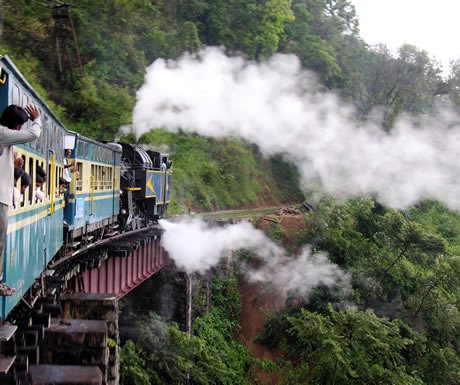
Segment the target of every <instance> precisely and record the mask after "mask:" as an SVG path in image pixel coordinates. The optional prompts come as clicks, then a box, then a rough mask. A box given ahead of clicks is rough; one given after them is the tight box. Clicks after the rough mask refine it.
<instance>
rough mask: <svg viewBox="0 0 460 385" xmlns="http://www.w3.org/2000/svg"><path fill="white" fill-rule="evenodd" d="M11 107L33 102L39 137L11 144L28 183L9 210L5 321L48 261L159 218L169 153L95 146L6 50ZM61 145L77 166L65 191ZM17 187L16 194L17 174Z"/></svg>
mask: <svg viewBox="0 0 460 385" xmlns="http://www.w3.org/2000/svg"><path fill="white" fill-rule="evenodd" d="M10 104H16V105H19V106H26V105H28V104H34V105H35V106H37V107H38V108H39V110H40V113H41V117H42V123H43V124H42V134H41V136H40V138H39V139H37V140H36V141H34V142H31V143H27V144H23V145H18V146H15V149H14V151H15V153H16V156H17V157H22V159H23V164H24V166H23V168H24V171H25V172H26V173H27V174H29V176H30V177H31V179H32V183H31V185H30V186H29V187H28V188H27V189H25V190H24V193H23V195H22V197H21V199H20V202H18V203H17V204H16V205H15V207H14V208H10V212H9V224H8V233H7V238H6V244H5V251H4V252H5V266H4V281H5V283H6V284H7V285H8V286H11V287H14V288H15V289H16V291H15V293H14V294H13V295H12V296H11V297H3V298H1V300H0V301H1V306H2V307H1V316H2V317H3V318H6V316H7V315H8V314H9V313H10V312H11V310H12V309H13V308H14V307H15V305H16V304H18V302H19V301H21V298H22V297H23V296H24V294H25V293H26V292H27V291H28V290H29V288H31V286H32V285H33V283H34V282H35V281H36V280H37V279H38V278H39V277H40V276H41V275H42V274H43V272H44V271H46V269H47V265H48V264H49V263H50V261H52V260H53V259H54V258H56V257H58V256H63V255H68V254H69V252H71V251H72V250H76V249H77V250H78V248H81V247H85V246H87V245H88V244H91V243H94V242H96V241H98V240H101V239H103V238H107V237H111V236H114V235H115V234H118V233H120V232H126V231H130V230H136V229H139V228H142V227H147V226H149V225H151V224H153V223H155V222H156V221H157V220H158V219H159V218H161V217H163V216H164V215H165V212H166V209H167V207H168V204H169V202H170V201H171V182H172V172H171V161H170V158H169V155H168V154H161V153H159V152H154V151H150V150H149V151H147V150H144V149H143V148H141V147H139V146H137V145H133V144H127V143H101V142H97V141H95V140H92V139H89V138H86V137H84V136H81V135H79V134H77V133H75V132H72V131H69V130H67V129H66V128H65V126H64V125H63V124H62V123H61V122H60V121H59V119H58V118H57V117H56V115H54V113H53V112H52V111H51V109H50V108H49V107H48V105H47V104H46V103H45V102H44V101H43V99H42V98H40V96H39V95H38V94H37V92H36V91H35V90H34V89H33V87H32V86H31V85H30V84H29V83H28V82H27V80H26V79H25V78H24V76H22V74H21V73H20V72H19V70H18V69H17V68H16V67H15V65H14V63H13V62H12V61H11V60H10V59H9V58H8V56H6V55H5V56H2V57H0V110H1V111H3V109H4V108H6V107H7V106H8V105H10ZM26 124H30V122H28V123H26ZM65 150H71V152H70V154H69V155H70V156H68V158H67V162H71V163H74V164H75V165H74V172H73V173H72V178H71V182H70V183H69V184H68V186H67V187H68V188H67V191H63V190H64V189H62V186H61V185H60V184H61V181H62V177H63V176H64V166H65V162H66V160H65V157H64V151H65ZM39 169H42V170H45V172H46V174H47V175H46V182H45V183H43V184H41V183H40V184H39V183H37V178H36V175H37V170H39ZM60 178H61V181H60ZM2 183H5V182H2ZM15 187H16V188H17V189H18V190H19V191H21V180H20V179H19V180H18V181H17V182H16V186H15Z"/></svg>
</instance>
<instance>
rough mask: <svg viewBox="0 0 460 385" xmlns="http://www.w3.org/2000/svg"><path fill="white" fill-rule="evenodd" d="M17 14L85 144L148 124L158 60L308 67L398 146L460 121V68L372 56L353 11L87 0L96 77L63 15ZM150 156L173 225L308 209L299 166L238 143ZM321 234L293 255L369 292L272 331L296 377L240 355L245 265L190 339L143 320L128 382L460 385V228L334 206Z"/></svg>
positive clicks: (18, 43)
mask: <svg viewBox="0 0 460 385" xmlns="http://www.w3.org/2000/svg"><path fill="white" fill-rule="evenodd" d="M2 3H3V4H2V7H3V9H2V14H3V26H2V35H1V40H0V48H1V51H2V54H3V53H7V54H8V55H9V56H10V57H11V58H12V59H13V61H14V62H15V64H16V65H17V66H18V68H19V69H20V70H21V71H22V72H23V74H24V75H25V77H26V78H27V79H28V80H29V82H31V84H32V85H33V86H34V87H35V88H36V89H37V91H38V92H39V93H40V94H41V95H42V96H43V97H44V98H45V99H46V101H47V102H48V103H49V105H50V106H51V108H52V109H53V110H54V112H55V113H56V114H57V115H58V116H59V117H60V119H62V121H63V122H64V123H65V124H66V126H67V127H68V128H69V129H72V130H75V131H77V132H79V133H81V134H83V135H87V136H89V137H92V138H95V139H101V140H102V139H104V140H113V139H114V138H116V137H118V130H119V128H120V126H122V125H126V124H129V123H130V122H131V114H132V109H133V106H134V103H135V94H136V91H137V89H138V88H139V87H140V86H141V85H142V83H143V79H144V75H145V69H146V67H147V66H148V65H150V64H151V63H152V62H153V61H155V59H157V58H177V57H179V56H180V55H182V54H183V53H184V52H190V53H194V52H198V51H199V50H200V49H201V48H203V47H205V46H222V47H224V48H225V50H226V51H227V52H228V53H229V54H235V53H237V54H243V55H245V56H246V57H248V58H249V59H252V60H255V61H264V60H266V59H268V58H270V57H271V56H272V55H273V54H275V53H292V54H295V55H297V56H298V57H299V59H300V61H301V63H302V66H303V67H304V68H306V69H310V70H313V71H314V72H315V73H316V74H317V76H318V77H319V79H320V81H321V84H322V86H323V87H324V89H329V90H334V91H336V92H338V93H339V94H340V95H341V96H342V97H343V98H344V99H345V100H347V101H348V102H350V103H352V104H353V105H354V106H355V108H356V115H357V116H356V119H365V118H366V117H367V116H368V115H369V114H370V113H372V111H373V110H374V108H376V107H377V106H379V107H380V108H381V111H382V117H381V121H382V127H383V129H384V130H387V131H391V130H392V127H393V124H394V122H395V119H396V118H397V117H398V116H400V115H401V114H404V113H410V114H415V115H424V114H428V113H429V112H430V111H432V110H433V109H434V108H435V106H436V103H437V102H438V101H443V102H448V103H452V105H453V106H454V107H455V108H458V107H460V61H458V62H453V63H452V65H451V68H449V69H443V68H441V65H440V64H439V63H438V62H437V61H436V59H435V58H433V57H432V56H431V55H430V54H429V53H428V52H426V51H423V50H421V49H419V48H417V47H415V46H412V45H403V46H401V47H400V48H399V50H398V52H397V53H392V52H391V51H390V50H389V49H388V48H386V47H385V46H384V45H381V46H369V45H368V44H367V43H366V42H365V41H364V40H363V39H362V38H361V37H360V34H359V20H358V17H357V14H356V11H355V9H354V7H353V5H352V3H351V1H349V0H246V1H242V0H213V1H210V0H188V1H184V0H168V1H163V0H100V1H90V0H78V1H76V0H75V1H69V3H70V4H71V5H72V6H71V12H72V20H73V24H74V27H75V31H76V39H77V41H78V48H79V55H80V58H81V64H82V69H81V71H80V70H79V69H78V68H75V71H74V72H67V73H65V74H64V75H63V74H60V73H59V71H58V69H57V57H56V46H55V40H54V36H55V35H54V34H55V22H54V20H53V17H52V13H53V10H52V6H53V4H54V2H53V1H51V0H37V1H34V0H3V2H2ZM446 73H447V75H446ZM124 140H134V138H133V137H125V138H124ZM139 142H140V143H142V144H145V145H152V146H163V148H167V149H168V151H169V152H170V153H171V154H172V159H173V167H174V200H175V201H174V203H173V204H172V205H171V207H170V210H169V211H170V213H171V214H176V213H183V212H187V210H191V209H193V210H194V211H211V210H216V209H224V208H244V207H265V206H271V205H280V204H295V203H300V202H301V201H303V199H304V193H303V192H302V191H301V190H300V188H299V186H298V182H299V181H298V179H299V176H298V173H297V171H296V169H295V167H294V166H292V165H290V164H288V163H286V162H285V161H284V160H283V159H281V158H276V157H274V158H271V159H266V158H264V157H263V156H262V154H261V153H260V152H259V150H258V148H257V147H256V146H253V145H249V144H247V143H244V142H241V141H239V140H237V139H227V140H222V141H217V140H213V139H209V138H203V137H200V136H197V135H185V134H172V133H169V132H166V131H164V130H161V129H160V128H158V129H155V130H153V131H151V132H150V133H148V134H146V135H144V136H143V137H141V138H140V139H139ZM235 159H237V160H238V161H237V162H235V161H234V160H235ZM305 221H306V224H307V226H306V230H303V231H302V232H301V233H299V234H296V237H295V238H296V242H297V244H296V245H294V246H293V245H291V247H293V248H294V249H295V248H296V247H300V246H301V245H303V244H307V243H308V244H311V245H312V247H313V248H314V249H315V250H321V251H326V252H327V253H328V255H329V257H330V259H331V261H332V262H334V263H336V264H338V265H339V266H341V267H342V268H343V269H344V270H346V271H347V272H349V273H350V274H351V276H352V290H351V292H347V293H338V292H333V291H330V290H327V289H325V288H318V289H315V290H314V292H313V293H312V294H311V296H310V297H309V298H308V300H299V299H297V298H295V293H293V294H292V298H290V299H289V301H288V304H287V306H286V308H285V310H284V311H282V312H280V313H276V314H271V315H270V316H269V317H268V321H267V323H266V326H265V328H264V331H263V332H262V333H261V335H260V336H258V338H257V340H258V341H259V343H261V344H264V345H266V346H267V347H270V348H274V349H279V351H281V352H282V355H281V358H280V359H279V360H278V361H276V362H275V361H268V360H266V361H264V360H258V359H255V358H254V357H252V356H251V355H250V353H249V351H248V350H247V349H246V347H245V346H244V344H243V343H241V342H240V341H238V340H237V339H236V338H235V336H237V335H238V330H239V310H240V309H239V307H240V301H241V298H240V293H239V290H238V282H239V279H240V277H241V271H240V270H239V267H238V265H237V266H236V267H235V270H234V273H233V274H232V276H231V277H230V278H229V279H227V280H222V279H219V278H216V279H215V280H214V281H213V284H212V305H213V306H212V309H211V311H210V312H209V313H208V314H203V315H201V316H199V317H197V318H196V319H195V323H194V335H193V336H191V337H190V338H189V336H188V335H187V334H186V333H183V332H182V331H181V330H180V329H179V327H178V326H177V325H176V324H173V323H168V324H165V323H164V322H163V320H161V319H159V317H158V316H157V315H155V314H153V313H152V314H149V313H146V314H144V315H142V316H141V317H140V318H139V320H138V324H137V327H138V328H139V329H140V330H142V331H143V332H142V333H143V335H144V338H142V339H141V340H139V341H134V342H128V343H127V344H126V345H124V347H123V348H122V353H121V383H122V384H123V385H147V384H184V383H188V384H196V385H218V384H223V385H224V384H225V385H232V384H235V385H237V384H238V385H240V384H258V383H261V382H260V379H259V378H258V376H257V375H256V373H257V371H259V370H261V368H262V369H263V370H264V371H266V372H268V373H273V375H274V376H276V378H278V382H277V383H279V384H286V385H295V384H311V385H319V384H322V385H352V384H353V385H354V384H356V385H358V384H394V385H457V384H460V216H459V215H458V214H457V213H453V212H450V211H449V210H447V209H446V208H445V207H444V206H443V205H441V204H440V203H438V202H431V201H428V202H420V203H419V204H417V205H416V206H414V207H411V208H409V209H407V210H404V211H402V210H394V209H389V208H386V207H383V206H382V205H380V204H379V203H378V202H376V201H375V200H374V199H372V198H362V199H353V200H350V201H346V202H342V201H336V200H334V199H333V198H331V197H326V198H324V199H323V200H321V202H320V203H319V204H318V207H317V210H316V211H314V212H311V213H307V214H305ZM276 234H279V232H277V231H276V229H274V231H272V235H276ZM274 237H275V238H278V239H277V240H278V241H280V242H281V241H282V240H280V239H279V237H276V236H274ZM158 346H160V348H157V347H158Z"/></svg>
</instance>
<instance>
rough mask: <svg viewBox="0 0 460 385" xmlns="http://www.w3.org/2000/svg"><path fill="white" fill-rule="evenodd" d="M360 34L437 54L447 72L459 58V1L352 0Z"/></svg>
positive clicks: (373, 41) (368, 39)
mask: <svg viewBox="0 0 460 385" xmlns="http://www.w3.org/2000/svg"><path fill="white" fill-rule="evenodd" d="M352 3H353V4H354V5H355V7H356V10H357V12H358V16H359V23H360V31H361V36H362V37H363V38H364V40H365V41H366V42H368V43H370V44H377V43H385V44H386V45H387V46H388V47H389V48H390V49H392V50H396V49H397V48H398V47H399V46H400V45H402V44H403V43H409V44H413V45H416V46H417V47H419V48H422V49H424V50H426V51H428V52H429V53H430V54H431V55H432V56H434V57H436V58H437V59H438V60H439V61H440V62H441V64H442V65H443V69H444V71H445V72H447V70H448V69H449V61H450V60H454V59H459V58H460V43H459V41H458V40H459V38H460V23H459V16H460V0H352Z"/></svg>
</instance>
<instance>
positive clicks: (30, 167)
mask: <svg viewBox="0 0 460 385" xmlns="http://www.w3.org/2000/svg"><path fill="white" fill-rule="evenodd" d="M26 172H27V173H28V174H29V176H30V186H29V188H28V190H29V192H28V194H27V195H28V197H29V198H28V201H29V204H32V202H33V199H34V190H35V170H34V160H33V159H32V158H29V162H28V167H27V169H26Z"/></svg>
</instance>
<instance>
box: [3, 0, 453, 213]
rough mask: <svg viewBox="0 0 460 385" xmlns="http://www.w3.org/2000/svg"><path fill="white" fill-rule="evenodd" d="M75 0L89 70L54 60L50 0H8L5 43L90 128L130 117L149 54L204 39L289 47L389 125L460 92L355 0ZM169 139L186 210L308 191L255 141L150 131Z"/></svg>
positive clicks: (229, 45) (75, 121) (100, 134)
mask: <svg viewBox="0 0 460 385" xmlns="http://www.w3.org/2000/svg"><path fill="white" fill-rule="evenodd" d="M70 3H71V5H72V7H71V10H72V18H73V24H74V26H75V30H76V36H77V40H78V46H79V49H80V57H81V62H82V66H83V71H82V74H79V71H78V68H76V67H75V64H74V67H75V68H74V71H73V72H71V71H69V70H68V71H66V72H65V73H64V74H63V75H62V76H61V75H60V74H59V72H58V67H57V52H56V47H55V39H54V34H55V22H54V20H53V17H52V5H53V4H54V2H53V1H51V0H43V1H37V2H34V1H29V0H4V1H3V15H4V28H3V35H2V41H1V43H0V47H1V48H2V51H4V52H7V53H8V54H9V55H10V56H11V57H12V58H13V59H14V60H15V62H16V63H17V64H18V66H19V68H20V69H21V70H22V71H23V72H24V73H25V75H26V76H27V78H28V79H29V80H30V81H31V82H32V84H33V85H34V86H36V87H37V88H38V90H39V92H40V93H41V94H42V95H44V96H45V97H46V99H47V100H48V101H51V103H52V107H53V108H54V109H55V110H56V111H57V112H58V115H59V116H60V117H61V118H62V119H63V120H64V122H66V124H68V125H69V127H70V128H72V129H75V130H77V131H79V132H81V133H83V134H85V135H89V136H91V137H94V138H102V139H110V140H113V139H114V136H115V135H116V133H117V131H118V129H119V127H120V126H121V125H123V124H129V123H130V120H131V111H132V107H133V105H134V96H135V92H136V90H137V89H138V87H139V86H140V85H141V84H142V81H143V76H144V72H145V68H146V66H147V65H149V64H150V63H152V62H153V61H154V60H155V59H157V58H160V57H161V58H175V57H178V56H179V55H181V54H182V53H183V52H186V51H188V52H196V51H198V50H199V49H200V48H201V47H203V46H206V45H220V46H223V47H225V48H226V49H227V50H228V51H229V52H230V53H243V54H244V55H246V56H247V57H249V58H252V59H254V60H259V61H261V60H264V59H265V58H268V57H270V56H271V55H272V54H274V53H275V52H284V53H293V54H295V55H297V56H298V57H299V58H300V60H301V63H302V65H303V66H304V67H305V68H307V69H312V70H314V71H315V72H316V73H317V74H318V76H319V78H320V80H321V81H322V83H323V84H324V86H325V87H328V88H332V89H337V90H338V91H339V92H340V93H341V94H342V95H343V96H345V97H348V98H349V99H350V100H351V101H353V102H354V103H355V105H356V107H357V111H358V112H359V113H360V114H361V116H363V117H365V116H367V115H368V114H369V113H373V114H374V110H375V109H376V108H378V109H379V111H380V114H377V116H379V117H380V119H381V120H382V123H383V124H384V125H385V126H386V127H387V128H389V129H390V128H391V125H392V123H393V121H394V119H395V117H396V116H397V115H398V114H400V113H402V112H409V113H425V112H427V111H429V110H430V109H431V108H432V107H433V103H434V101H435V99H436V98H437V97H439V96H440V95H445V99H447V98H450V99H451V100H452V101H453V102H454V103H459V100H460V98H459V96H458V89H459V87H458V78H459V76H460V75H459V73H460V71H459V68H460V66H459V65H458V63H456V64H454V65H453V66H452V69H451V73H450V75H449V78H448V79H442V78H441V76H440V74H441V71H440V68H439V65H438V63H437V62H436V61H435V60H434V59H433V58H431V57H430V56H429V55H428V54H427V53H426V52H424V51H421V50H419V49H417V48H416V47H413V46H403V47H401V49H400V50H399V52H398V53H397V54H396V55H393V54H392V53H390V52H389V51H388V50H387V49H386V48H385V47H373V48H369V47H368V46H367V45H366V43H365V42H364V41H363V40H362V39H361V38H360V36H359V23H358V18H357V16H356V12H355V9H354V7H353V5H352V4H351V2H350V1H349V0H264V1H256V0H250V1H247V0H245V1H242V0H225V1H224V0H218V1H208V0H192V1H185V2H184V1H182V0H171V1H159V0H130V1H126V0H103V1H97V2H96V1H90V0H79V1H73V2H70ZM69 49H70V53H71V56H72V55H73V57H75V55H76V54H75V52H74V51H73V49H72V47H70V48H69ZM374 115H375V114H374ZM162 140H164V141H165V142H166V143H167V144H168V145H169V146H170V148H171V151H173V152H174V153H173V158H174V161H175V170H176V172H177V175H178V178H177V180H176V182H177V183H176V184H175V187H176V192H177V193H176V197H177V198H178V199H176V202H179V203H180V206H181V207H180V208H179V210H180V211H184V210H186V209H187V206H193V207H195V208H207V209H209V208H218V207H235V206H241V205H253V204H264V203H270V204H276V203H279V202H280V201H293V200H297V199H301V194H300V193H299V191H298V189H296V188H295V186H296V183H297V176H296V174H295V173H290V174H289V175H288V177H287V178H285V180H283V181H280V180H277V176H276V171H277V170H276V166H277V164H278V162H275V163H274V164H273V163H271V162H263V161H260V157H259V154H258V153H257V150H256V149H254V148H250V147H247V146H245V145H243V144H241V143H235V141H225V142H219V143H217V144H216V142H215V141H212V140H207V139H196V138H193V137H188V136H184V135H178V136H174V135H160V134H151V135H147V137H146V138H143V142H148V143H152V142H153V143H155V144H158V143H160V142H162ZM191 149H192V150H191ZM187 158H188V159H187ZM235 160H236V161H235ZM185 162H187V164H186V166H187V167H185ZM204 164H206V167H203V165H204ZM236 164H238V165H241V170H240V169H239V168H237V167H238V166H236ZM201 167H203V170H200V168H201ZM273 167H275V169H273ZM206 186H207V187H206ZM240 187H242V189H241V190H239V188H240ZM235 191H238V192H241V194H239V193H238V194H235ZM190 202H191V203H190Z"/></svg>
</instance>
